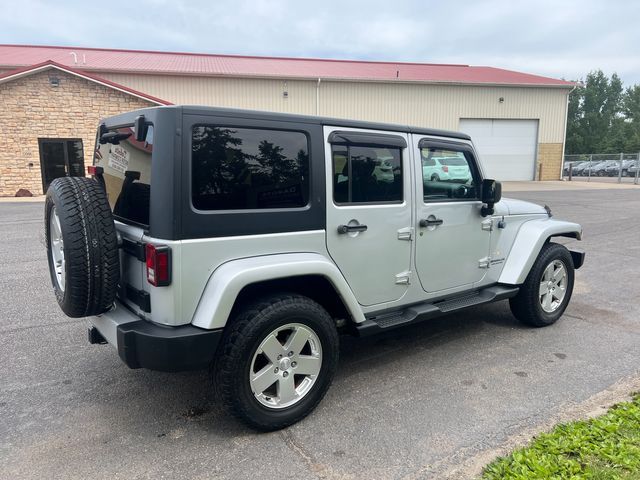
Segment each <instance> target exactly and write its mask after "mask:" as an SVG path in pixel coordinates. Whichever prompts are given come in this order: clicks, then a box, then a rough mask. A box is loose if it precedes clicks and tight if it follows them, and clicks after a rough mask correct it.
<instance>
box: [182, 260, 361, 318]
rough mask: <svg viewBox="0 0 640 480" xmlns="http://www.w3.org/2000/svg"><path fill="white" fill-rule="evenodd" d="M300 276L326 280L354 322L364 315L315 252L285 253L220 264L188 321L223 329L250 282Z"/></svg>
mask: <svg viewBox="0 0 640 480" xmlns="http://www.w3.org/2000/svg"><path fill="white" fill-rule="evenodd" d="M302 275H319V276H322V277H325V278H326V279H327V280H328V281H329V282H330V283H331V284H332V285H333V287H334V288H335V289H336V291H337V292H338V294H339V295H340V297H341V298H342V301H343V302H344V305H345V307H346V308H347V310H348V311H349V313H350V314H351V316H352V318H353V320H354V322H355V323H360V322H364V320H365V318H364V314H363V313H362V309H361V308H360V305H359V304H358V301H357V300H356V298H355V296H354V295H353V292H352V291H351V289H350V288H349V285H348V284H347V281H346V280H345V279H344V277H343V276H342V274H341V273H340V271H339V270H338V268H337V267H336V266H335V265H334V264H333V263H331V262H330V261H329V260H327V258H325V257H323V256H322V255H320V254H317V253H286V254H277V255H265V256H261V257H250V258H242V259H239V260H233V261H230V262H227V263H224V264H222V265H220V266H219V267H218V268H217V269H216V270H215V271H214V272H213V273H212V274H211V277H209V280H208V281H207V285H206V287H205V289H204V292H203V293H202V297H201V298H200V302H199V303H198V306H197V307H196V311H195V313H194V316H193V320H192V322H191V324H192V325H194V326H196V327H200V328H204V329H207V330H211V329H214V328H223V327H224V326H225V325H226V323H227V320H228V319H229V315H230V314H231V309H232V308H233V306H234V304H235V301H236V298H237V297H238V294H239V293H240V291H241V290H242V289H243V288H244V287H246V286H247V285H251V284H253V283H257V282H261V281H266V280H274V279H277V278H285V277H296V276H302Z"/></svg>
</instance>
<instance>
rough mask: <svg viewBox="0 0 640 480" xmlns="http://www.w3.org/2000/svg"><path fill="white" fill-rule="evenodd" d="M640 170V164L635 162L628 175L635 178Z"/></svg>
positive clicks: (628, 170) (628, 169)
mask: <svg viewBox="0 0 640 480" xmlns="http://www.w3.org/2000/svg"><path fill="white" fill-rule="evenodd" d="M639 168H640V163H639V162H638V160H635V161H634V162H633V164H632V165H631V166H630V167H629V168H627V175H628V176H629V177H635V176H636V175H637V172H638V169H639Z"/></svg>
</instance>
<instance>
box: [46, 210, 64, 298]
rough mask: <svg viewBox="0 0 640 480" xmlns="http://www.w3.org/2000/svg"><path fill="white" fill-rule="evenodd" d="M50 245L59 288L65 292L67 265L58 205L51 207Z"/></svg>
mask: <svg viewBox="0 0 640 480" xmlns="http://www.w3.org/2000/svg"><path fill="white" fill-rule="evenodd" d="M49 247H50V248H51V258H52V260H53V265H52V267H53V272H54V274H55V279H56V283H57V284H58V288H59V289H60V290H61V291H63V292H64V284H65V282H64V280H65V274H66V271H67V266H66V263H65V261H64V242H63V240H62V229H61V228H60V219H59V218H58V212H57V211H56V207H53V208H52V209H51V216H50V217H49Z"/></svg>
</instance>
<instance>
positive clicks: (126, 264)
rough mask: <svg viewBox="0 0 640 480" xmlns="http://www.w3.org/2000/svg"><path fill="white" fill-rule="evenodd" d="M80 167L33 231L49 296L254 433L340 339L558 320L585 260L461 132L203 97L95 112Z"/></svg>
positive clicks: (305, 400)
mask: <svg viewBox="0 0 640 480" xmlns="http://www.w3.org/2000/svg"><path fill="white" fill-rule="evenodd" d="M89 173H90V174H91V175H92V178H84V177H83V178H74V177H67V178H60V179H57V180H55V181H54V182H53V183H52V184H51V187H50V188H49V191H48V192H47V198H46V207H45V227H46V239H47V242H46V244H47V253H48V259H49V269H50V272H51V280H52V283H53V287H54V291H55V295H56V297H57V300H58V303H59V305H60V307H61V308H62V310H63V311H64V312H65V313H66V314H67V315H69V316H71V317H91V322H92V325H93V327H91V328H90V329H89V341H90V342H91V343H109V344H111V345H112V346H114V347H115V348H116V349H117V351H118V355H119V356H120V357H121V358H122V360H123V361H124V362H125V363H126V364H127V365H128V366H129V367H131V368H149V369H154V370H163V371H177V370H187V369H196V368H203V367H209V368H210V370H211V375H212V377H213V380H214V384H215V387H216V389H217V390H218V393H219V395H220V397H221V399H222V402H223V403H224V404H225V405H226V407H228V409H229V410H230V411H231V412H232V413H233V414H234V415H236V416H237V417H239V418H240V419H242V420H244V421H245V422H247V423H248V424H249V425H251V426H253V427H255V428H258V429H263V430H273V429H278V428H282V427H285V426H287V425H290V424H292V423H294V422H297V421H298V420H300V419H302V418H303V417H305V416H306V415H307V414H309V413H310V412H311V411H312V410H313V409H314V407H315V406H316V405H317V404H318V402H319V401H320V400H321V399H322V397H323V395H324V394H325V392H326V391H327V389H328V388H329V385H330V383H331V380H332V378H333V375H334V373H335V371H336V368H337V364H338V351H339V337H338V333H339V332H343V333H351V334H356V335H370V334H383V333H384V332H386V331H388V330H391V329H394V328H397V327H401V326H404V325H409V324H413V323H417V322H421V321H424V320H428V319H430V318H434V317H437V316H440V315H443V314H446V313H451V312H455V311H458V310H460V309H463V308H467V307H471V306H473V305H479V304H484V303H489V302H495V301H499V300H503V299H509V302H510V305H511V310H512V311H513V314H514V315H515V316H516V317H517V318H518V319H519V320H521V321H523V322H525V323H527V324H529V325H532V326H535V327H541V326H546V325H551V324H552V323H554V322H555V321H556V320H558V318H560V316H561V315H562V314H563V312H564V310H565V308H566V307H567V304H568V302H569V299H570V298H571V292H572V289H573V283H574V270H575V269H577V268H579V267H580V266H581V265H582V263H583V261H584V253H583V252H580V251H572V250H567V249H566V248H565V247H564V246H562V245H560V244H557V243H553V242H552V239H553V238H554V237H558V236H561V237H571V238H576V239H578V240H579V239H580V237H581V234H582V229H581V227H580V225H578V224H575V223H569V222H564V221H560V220H556V219H554V218H551V213H550V210H549V209H548V208H547V207H545V208H543V207H540V206H538V205H534V204H530V203H525V202H522V201H517V200H508V199H501V198H500V197H501V187H500V184H499V183H497V182H496V181H494V180H490V179H486V178H484V174H483V171H482V165H481V164H480V163H479V161H478V158H477V155H476V154H475V152H474V148H473V144H472V142H471V139H470V138H469V137H468V136H467V135H464V134H462V133H457V132H447V131H440V130H430V129H424V128H413V127H406V126H399V125H386V124H376V123H367V122H356V121H348V120H336V119H326V118H318V117H307V116H297V115H286V114H279V113H266V112H251V111H242V110H230V109H220V108H208V107H187V106H171V107H158V108H149V109H144V110H138V111H135V112H130V113H126V114H122V115H118V116H115V117H112V118H108V119H106V120H104V121H103V122H102V123H101V124H100V126H99V130H98V134H97V139H96V148H95V159H94V165H93V166H92V167H89Z"/></svg>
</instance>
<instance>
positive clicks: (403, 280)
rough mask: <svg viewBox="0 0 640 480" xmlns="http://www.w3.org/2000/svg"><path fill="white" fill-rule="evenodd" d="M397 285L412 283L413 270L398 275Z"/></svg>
mask: <svg viewBox="0 0 640 480" xmlns="http://www.w3.org/2000/svg"><path fill="white" fill-rule="evenodd" d="M396 285H411V270H407V271H405V272H401V273H398V274H397V275H396Z"/></svg>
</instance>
